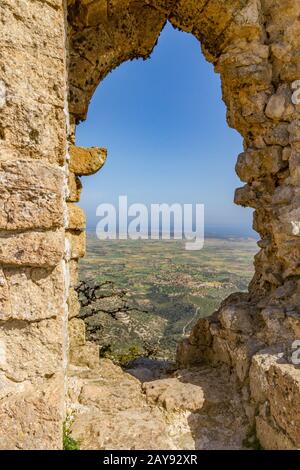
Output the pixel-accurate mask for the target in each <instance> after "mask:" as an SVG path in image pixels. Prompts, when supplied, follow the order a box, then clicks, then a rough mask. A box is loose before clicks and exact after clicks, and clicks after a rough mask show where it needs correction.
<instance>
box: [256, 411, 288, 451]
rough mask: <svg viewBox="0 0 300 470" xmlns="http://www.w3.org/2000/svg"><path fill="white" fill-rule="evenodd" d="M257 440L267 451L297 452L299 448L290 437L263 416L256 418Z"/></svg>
mask: <svg viewBox="0 0 300 470" xmlns="http://www.w3.org/2000/svg"><path fill="white" fill-rule="evenodd" d="M256 434H257V438H258V440H259V442H260V444H261V446H262V447H263V449H265V450H296V449H297V447H296V446H295V444H294V443H293V442H292V441H291V440H290V439H289V437H288V436H287V435H286V434H285V433H283V432H282V431H280V430H279V429H278V428H275V427H274V426H272V425H271V424H270V423H268V422H267V421H266V420H265V419H263V418H262V417H261V416H257V417H256Z"/></svg>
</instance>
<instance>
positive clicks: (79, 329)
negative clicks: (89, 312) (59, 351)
mask: <svg viewBox="0 0 300 470" xmlns="http://www.w3.org/2000/svg"><path fill="white" fill-rule="evenodd" d="M68 328H69V348H70V350H71V351H73V350H74V349H76V348H77V347H79V346H84V345H85V342H86V341H85V323H84V321H83V320H80V319H79V318H72V320H70V321H69V324H68Z"/></svg>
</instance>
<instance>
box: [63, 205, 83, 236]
mask: <svg viewBox="0 0 300 470" xmlns="http://www.w3.org/2000/svg"><path fill="white" fill-rule="evenodd" d="M67 207H68V229H69V230H84V229H85V225H86V218H85V213H84V211H83V210H82V209H81V207H79V206H76V205H75V204H72V203H68V204H67Z"/></svg>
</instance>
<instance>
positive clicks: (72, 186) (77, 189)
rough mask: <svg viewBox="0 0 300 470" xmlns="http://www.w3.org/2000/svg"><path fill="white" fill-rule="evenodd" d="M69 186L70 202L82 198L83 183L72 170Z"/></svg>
mask: <svg viewBox="0 0 300 470" xmlns="http://www.w3.org/2000/svg"><path fill="white" fill-rule="evenodd" d="M68 188H69V196H68V198H67V200H68V201H69V202H78V201H79V199H80V194H81V190H82V184H81V181H80V179H79V177H78V176H76V175H75V174H74V173H72V172H70V173H69V178H68Z"/></svg>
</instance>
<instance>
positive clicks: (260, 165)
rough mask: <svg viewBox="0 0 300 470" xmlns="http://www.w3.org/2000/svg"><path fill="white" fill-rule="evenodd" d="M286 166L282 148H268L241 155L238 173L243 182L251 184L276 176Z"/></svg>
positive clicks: (238, 162) (237, 166)
mask: <svg viewBox="0 0 300 470" xmlns="http://www.w3.org/2000/svg"><path fill="white" fill-rule="evenodd" d="M284 165H285V164H284V162H283V160H282V149H281V147H279V146H274V147H266V148H265V149H262V150H249V151H247V152H244V153H241V154H240V155H239V157H238V161H237V164H236V172H237V174H238V176H239V177H240V178H241V180H242V181H245V182H246V183H250V182H251V181H252V180H253V179H256V178H261V177H263V176H266V175H273V174H276V173H277V172H278V171H280V170H281V169H282V168H283V167H284Z"/></svg>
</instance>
